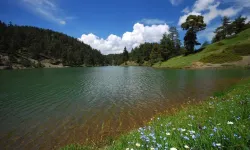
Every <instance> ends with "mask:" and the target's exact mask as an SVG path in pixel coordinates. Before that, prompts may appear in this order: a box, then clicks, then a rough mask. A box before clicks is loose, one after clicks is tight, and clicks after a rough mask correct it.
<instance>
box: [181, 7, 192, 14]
mask: <svg viewBox="0 0 250 150" xmlns="http://www.w3.org/2000/svg"><path fill="white" fill-rule="evenodd" d="M181 12H182V13H186V14H188V13H189V12H190V10H189V7H188V6H187V7H186V8H184V9H183V10H182V11H181Z"/></svg>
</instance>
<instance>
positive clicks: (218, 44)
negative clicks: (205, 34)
mask: <svg viewBox="0 0 250 150" xmlns="http://www.w3.org/2000/svg"><path fill="white" fill-rule="evenodd" d="M216 45H217V46H223V45H225V44H224V43H222V42H218V43H217V44H216Z"/></svg>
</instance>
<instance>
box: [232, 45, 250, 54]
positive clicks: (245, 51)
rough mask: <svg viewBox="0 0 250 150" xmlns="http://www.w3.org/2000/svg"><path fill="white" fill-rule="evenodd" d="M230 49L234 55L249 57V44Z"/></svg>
mask: <svg viewBox="0 0 250 150" xmlns="http://www.w3.org/2000/svg"><path fill="white" fill-rule="evenodd" d="M232 49H233V52H234V53H235V54H238V55H241V56H247V55H250V43H244V44H239V45H235V46H234V47H233V48H232Z"/></svg>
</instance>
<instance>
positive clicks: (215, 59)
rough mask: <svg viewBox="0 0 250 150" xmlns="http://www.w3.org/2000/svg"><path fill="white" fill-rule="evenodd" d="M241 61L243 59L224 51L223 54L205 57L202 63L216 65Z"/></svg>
mask: <svg viewBox="0 0 250 150" xmlns="http://www.w3.org/2000/svg"><path fill="white" fill-rule="evenodd" d="M241 59H242V57H241V56H239V55H237V54H233V53H231V52H227V51H226V52H225V51H223V52H222V53H218V54H211V55H209V56H207V57H204V58H202V59H201V61H202V62H204V63H213V64H216V63H226V62H234V61H239V60H241Z"/></svg>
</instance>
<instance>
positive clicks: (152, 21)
mask: <svg viewBox="0 0 250 150" xmlns="http://www.w3.org/2000/svg"><path fill="white" fill-rule="evenodd" d="M139 22H140V23H142V24H145V25H154V24H165V23H166V21H164V20H160V19H142V20H141V21H139Z"/></svg>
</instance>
